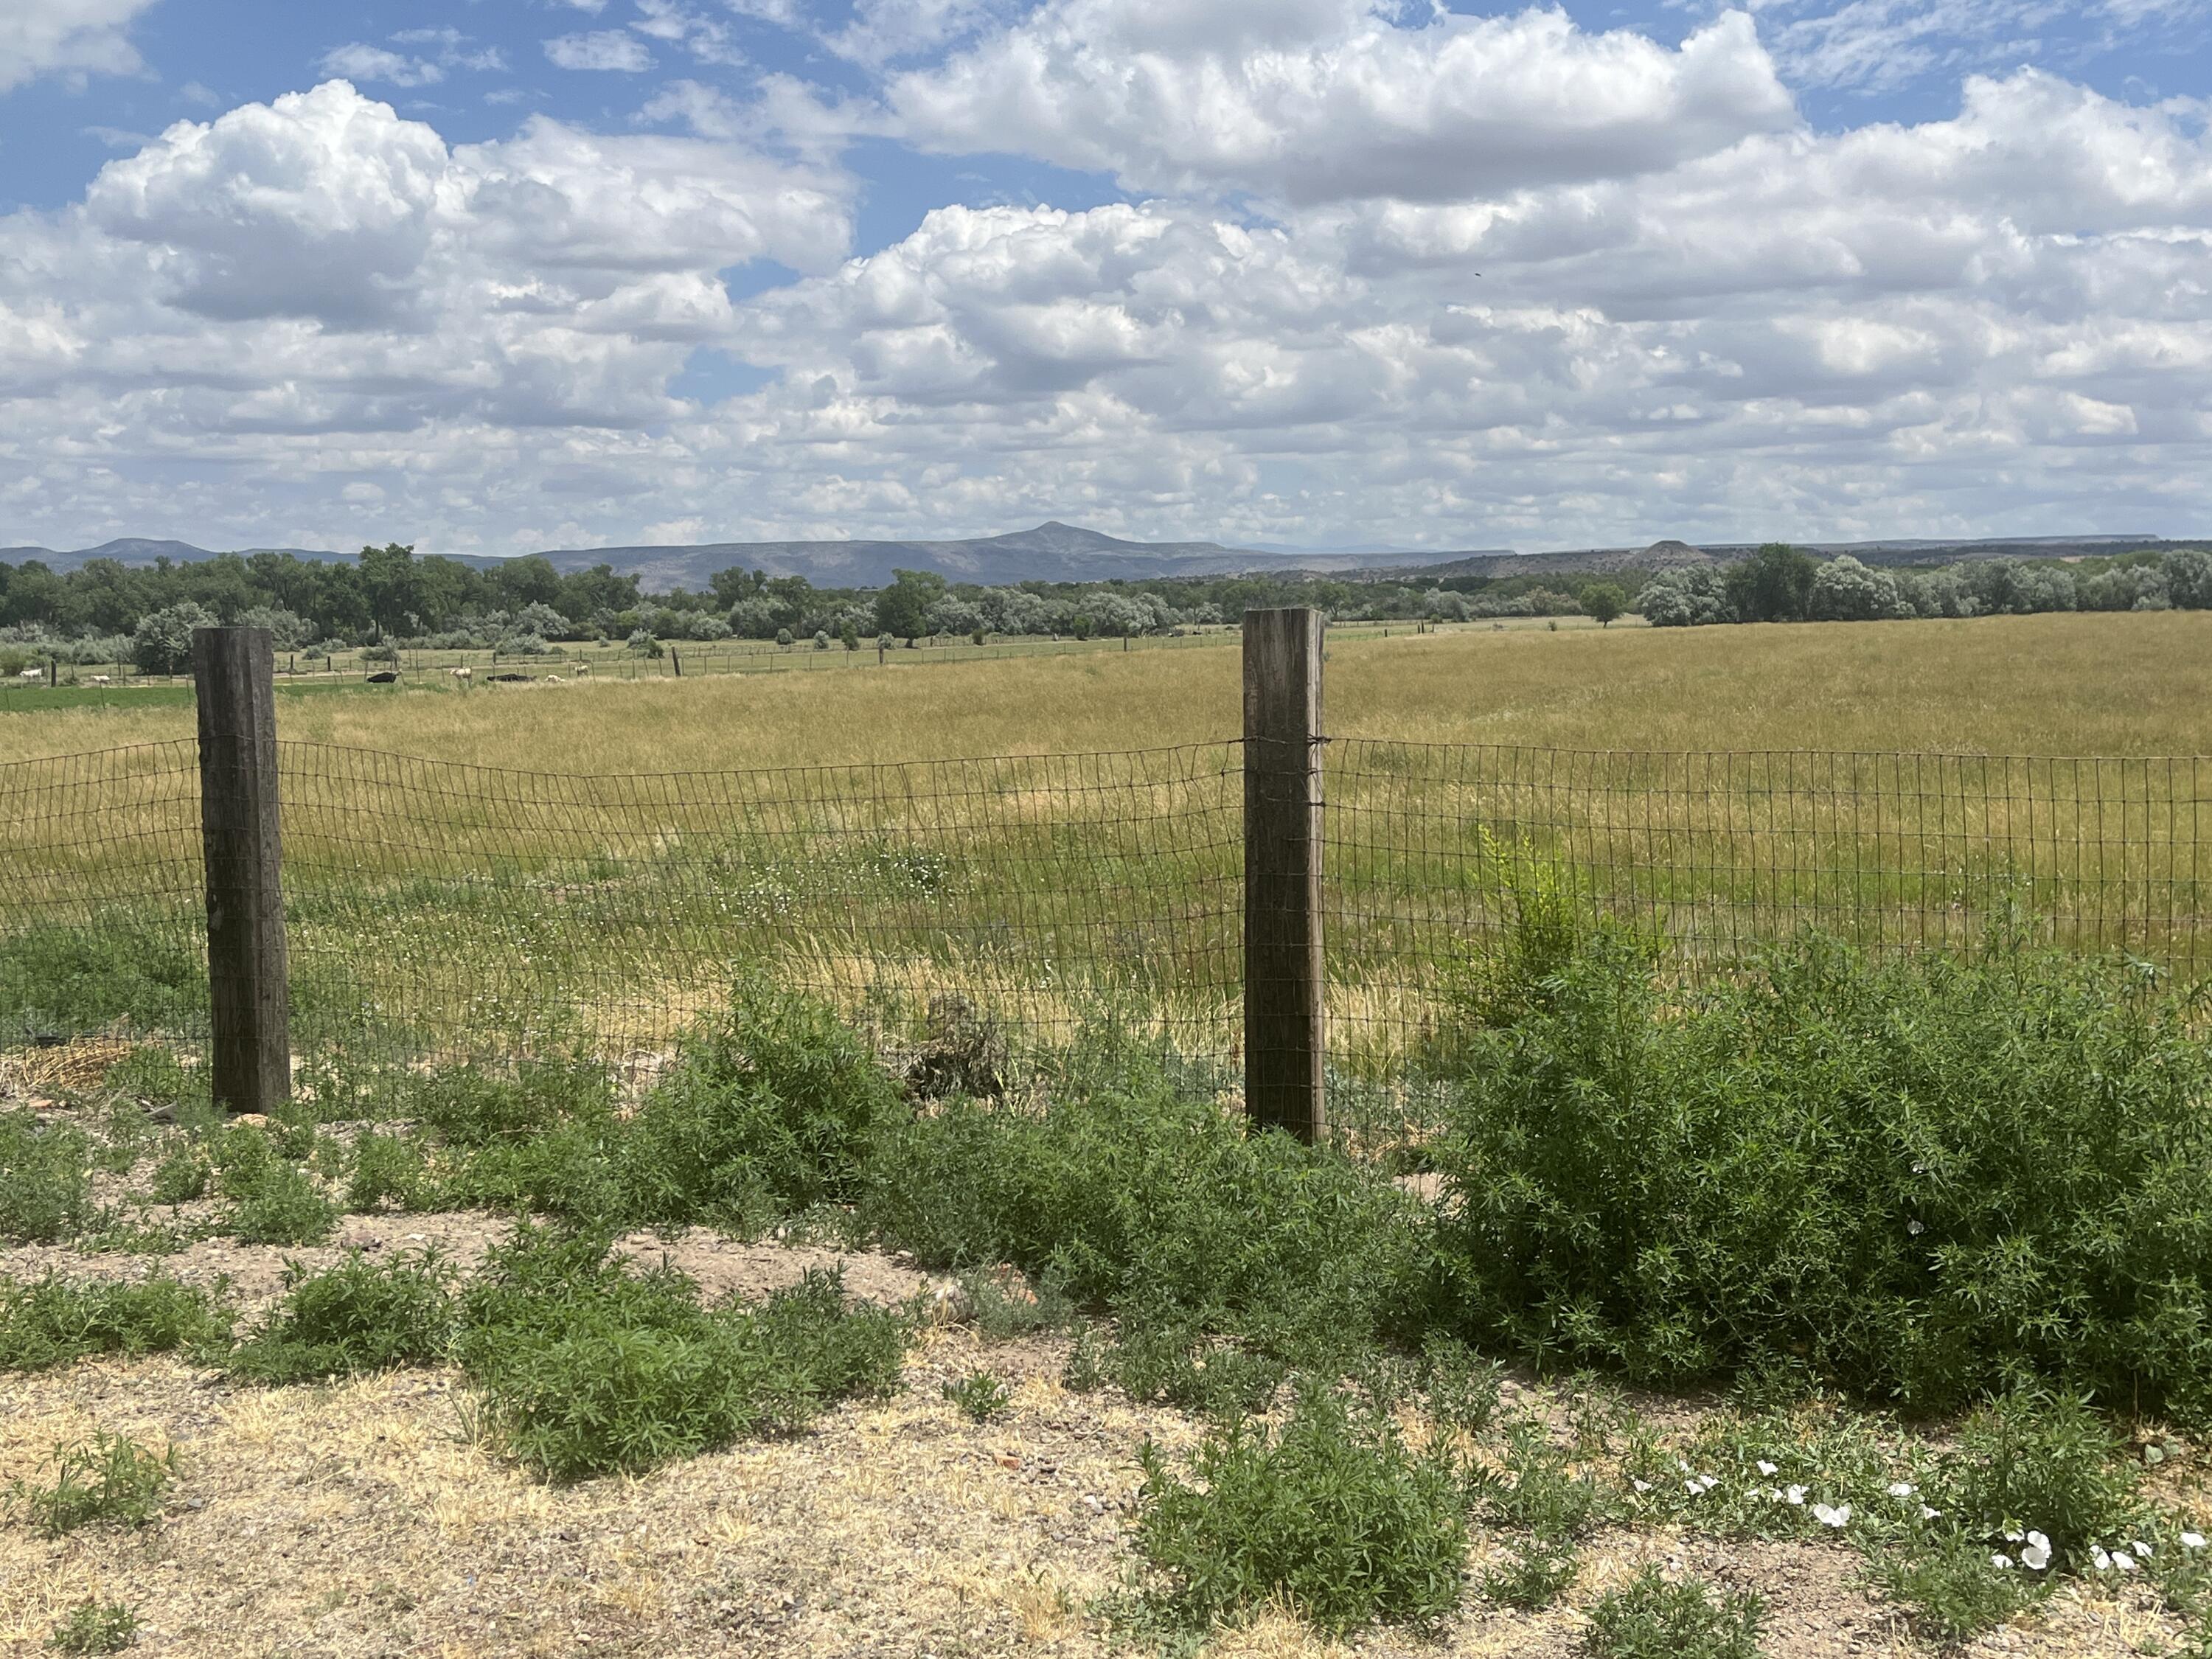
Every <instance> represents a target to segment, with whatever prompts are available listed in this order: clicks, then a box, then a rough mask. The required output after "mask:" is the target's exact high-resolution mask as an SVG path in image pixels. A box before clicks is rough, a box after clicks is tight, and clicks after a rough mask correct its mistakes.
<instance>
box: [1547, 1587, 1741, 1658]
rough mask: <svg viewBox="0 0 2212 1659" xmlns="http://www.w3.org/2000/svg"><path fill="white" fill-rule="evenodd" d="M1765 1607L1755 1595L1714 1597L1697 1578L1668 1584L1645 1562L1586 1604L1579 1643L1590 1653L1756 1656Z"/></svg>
mask: <svg viewBox="0 0 2212 1659" xmlns="http://www.w3.org/2000/svg"><path fill="white" fill-rule="evenodd" d="M1765 1610H1766V1604H1765V1602H1764V1601H1762V1600H1761V1599H1760V1598H1759V1597H1758V1596H1756V1595H1728V1596H1723V1598H1722V1599H1721V1600H1720V1601H1717V1602H1716V1601H1714V1600H1713V1598H1712V1596H1711V1594H1710V1593H1709V1592H1708V1591H1707V1590H1706V1589H1705V1586H1704V1585H1703V1584H1701V1583H1699V1582H1698V1581H1697V1580H1695V1579H1693V1578H1686V1579H1684V1580H1682V1581H1681V1582H1680V1583H1674V1584H1670V1583H1668V1582H1667V1580H1666V1578H1665V1577H1663V1576H1662V1574H1661V1573H1660V1571H1659V1569H1658V1568H1656V1567H1646V1568H1644V1571H1641V1572H1639V1573H1638V1574H1637V1575H1636V1577H1633V1578H1632V1579H1630V1580H1629V1581H1628V1583H1626V1584H1624V1585H1622V1586H1621V1588H1620V1589H1617V1590H1614V1591H1613V1592H1612V1593H1611V1594H1610V1595H1606V1596H1605V1597H1604V1598H1602V1599H1601V1601H1599V1602H1598V1604H1597V1605H1596V1606H1595V1607H1592V1608H1591V1609H1590V1625H1589V1634H1588V1635H1587V1636H1586V1637H1585V1638H1583V1641H1584V1646H1585V1649H1586V1650H1587V1651H1588V1652H1589V1654H1590V1655H1591V1656H1592V1659H1759V1626H1760V1624H1761V1622H1762V1621H1763V1620H1764V1618H1765Z"/></svg>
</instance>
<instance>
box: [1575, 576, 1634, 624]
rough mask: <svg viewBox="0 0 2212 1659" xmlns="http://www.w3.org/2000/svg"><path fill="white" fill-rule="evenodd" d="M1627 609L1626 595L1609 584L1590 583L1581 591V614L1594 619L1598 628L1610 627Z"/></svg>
mask: <svg viewBox="0 0 2212 1659" xmlns="http://www.w3.org/2000/svg"><path fill="white" fill-rule="evenodd" d="M1627 609H1628V595H1627V594H1626V593H1624V592H1621V591H1620V588H1618V587H1616V586H1613V583H1611V582H1592V583H1591V584H1590V585H1589V586H1588V587H1585V588H1584V589H1583V613H1584V614H1585V615H1587V616H1589V617H1593V618H1595V620H1596V623H1597V625H1598V626H1599V627H1600V628H1610V627H1612V626H1613V622H1614V619H1615V618H1617V617H1620V615H1621V614H1622V613H1623V612H1625V611H1626V610H1627Z"/></svg>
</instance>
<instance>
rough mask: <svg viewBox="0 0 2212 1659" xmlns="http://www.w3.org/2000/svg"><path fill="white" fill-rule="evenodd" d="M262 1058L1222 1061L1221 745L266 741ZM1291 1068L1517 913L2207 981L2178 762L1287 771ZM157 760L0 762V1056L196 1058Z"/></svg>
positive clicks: (1383, 1043)
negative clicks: (284, 1020)
mask: <svg viewBox="0 0 2212 1659" xmlns="http://www.w3.org/2000/svg"><path fill="white" fill-rule="evenodd" d="M278 750H279V770H280V776H281V780H282V789H281V794H282V804H283V846H284V870H283V881H284V891H285V900H286V913H287V939H288V946H289V957H290V972H291V977H292V990H293V1006H294V1013H293V1031H294V1037H295V1046H297V1047H299V1048H302V1049H305V1048H308V1047H311V1046H313V1045H315V1044H319V1043H324V1042H354V1043H374V1044H376V1045H379V1046H380V1047H381V1048H384V1049H386V1051H388V1052H390V1053H392V1054H397V1055H404V1056H410V1057H427V1056H439V1055H454V1054H471V1053H475V1054H482V1053H486V1052H491V1051H495V1050H498V1049H500V1048H513V1047H524V1046H532V1047H534V1046H538V1045H543V1044H547V1043H552V1042H562V1043H574V1044H581V1045H585V1046H588V1047H591V1048H594V1049H596V1050H598V1051H600V1052H602V1053H604V1054H606V1055H607V1056H608V1057H610V1058H612V1059H634V1058H635V1057H638V1056H641V1055H649V1054H656V1053H662V1052H665V1051H666V1050H667V1049H668V1048H670V1047H671V1045H672V1044H673V1043H674V1042H675V1041H676V1040H677V1038H678V1036H679V1035H680V1033H681V1032H682V1031H683V1030H684V1029H685V1028H686V1027H688V1026H689V1025H690V1024H692V1023H693V1022H694V1021H696V1020H697V1019H699V1018H702V1016H706V1015H708V1014H709V1013H711V1012H713V1011H714V1009H715V1008H716V1007H717V1006H720V1003H721V1002H722V1000H724V998H725V997H726V994H727V987H728V984H729V981H730V979H731V977H732V973H733V972H736V971H740V970H744V969H760V970H763V971H765V972H769V973H770V974H773V975H775V977H776V978H777V979H779V980H780V981H782V982H783V983H785V984H787V985H792V986H795V987H799V988H801V989H804V990H806V991H809V992H811V993H814V994H818V995H820V996H823V997H825V998H827V999H829V1000H831V1001H833V1002H835V1003H836V1004H837V1005H838V1006H840V1007H841V1008H842V1009H844V1010H845V1011H847V1012H848V1014H850V1015H851V1016H852V1017H854V1018H856V1019H860V1020H864V1021H866V1022H870V1023H872V1024H873V1025H874V1026H875V1027H877V1028H878V1030H881V1031H883V1032H885V1033H888V1034H890V1035H891V1036H894V1037H895V1038H896V1040H898V1041H902V1042H923V1041H927V1036H928V1033H929V1031H930V1030H931V1029H932V1027H933V1022H934V1023H942V1022H943V1021H944V1020H945V1019H946V1018H951V1017H953V1016H955V1015H960V1014H963V1013H964V1012H965V1011H967V1010H970V1009H972V1010H973V1011H974V1012H975V1014H976V1015H979V1016H981V1017H982V1018H984V1019H986V1020H987V1021H988V1022H989V1023H990V1024H993V1025H994V1027H996V1028H997V1029H998V1030H1000V1031H1002V1032H1003V1033H1004V1034H1005V1036H1006V1040H1007V1042H1008V1043H1009V1045H1010V1047H1012V1048H1014V1049H1016V1050H1024V1049H1026V1050H1047V1049H1050V1048H1054V1046H1056V1045H1059V1044H1061V1043H1064V1042H1066V1041H1068V1040H1069V1039H1070V1038H1071V1037H1072V1036H1073V1035H1074V1034H1075V1033H1076V1032H1077V1030H1079V1029H1080V1028H1081V1027H1082V1026H1083V1025H1084V1024H1086V1023H1087V1022H1091V1021H1094V1020H1097V1019H1099V1018H1112V1019H1115V1020H1116V1021H1119V1022H1121V1023H1123V1024H1135V1025H1136V1026H1138V1027H1139V1029H1141V1030H1145V1031H1147V1032H1149V1033H1152V1034H1153V1035H1155V1036H1157V1037H1158V1041H1159V1042H1161V1044H1162V1045H1163V1046H1164V1047H1165V1048H1170V1049H1172V1050H1173V1051H1175V1052H1176V1053H1177V1054H1181V1055H1182V1056H1184V1057H1186V1058H1188V1059H1191V1060H1203V1061H1206V1062H1209V1063H1212V1064H1215V1065H1218V1066H1219V1067H1220V1068H1221V1073H1222V1075H1223V1076H1225V1077H1226V1078H1229V1079H1231V1084H1230V1085H1227V1086H1233V1079H1234V1075H1235V1072H1236V1068H1237V1063H1238V1060H1239V1059H1240V1055H1239V1053H1238V1042H1239V1040H1240V1035H1241V1029H1242V988H1243V987H1242V983H1241V974H1242V971H1243V944H1242V929H1243V925H1244V920H1245V918H1244V893H1243V865H1244V848H1243V833H1244V830H1243V800H1244V794H1243V775H1244V755H1243V744H1241V743H1240V742H1237V741H1225V742H1219V743H1212V744H1193V745H1185V746H1181V747H1174V748H1165V749H1156V750H1132V751H1125V752H1116V753H1103V754H1084V755H1056V756H1022V757H996V758H987V759H976V760H945V761H915V762H896V763H882V764H874V765H850V766H819V767H807V768H800V769H775V770H742V771H716V772H676V773H659V774H640V775H622V776H574V775H561V774H556V773H547V772H534V771H523V770H512V769H499V768H492V767H484V766H476V765H466V764H459V763H448V762H441V761H432V760H422V759H413V758H409V757H403V756H399V755H394V754H386V753H381V752H375V751H368V750H354V749H343V748H336V747H331V746H326V745H320V744H306V743H293V742H283V743H280V744H279V745H278ZM1321 752H1322V769H1323V779H1324V788H1325V793H1326V799H1327V803H1328V804H1327V806H1326V809H1325V820H1324V821H1325V825H1326V829H1325V847H1324V851H1323V859H1322V867H1323V915H1324V927H1325V938H1326V945H1325V949H1326V961H1327V974H1328V989H1327V995H1328V1017H1329V1019H1328V1027H1329V1043H1330V1058H1331V1063H1332V1067H1333V1070H1334V1073H1335V1075H1336V1076H1337V1077H1338V1078H1339V1079H1341V1080H1342V1081H1344V1082H1345V1083H1346V1085H1351V1086H1353V1087H1355V1088H1356V1087H1358V1086H1360V1085H1370V1086H1374V1087H1383V1086H1386V1085H1389V1084H1390V1083H1391V1082H1392V1080H1393V1079H1402V1078H1403V1077H1405V1076H1407V1074H1409V1073H1410V1072H1412V1071H1414V1070H1418V1066H1419V1059H1420V1056H1422V1055H1423V1054H1425V1053H1426V1052H1428V1050H1429V1047H1430V1045H1431V1042H1432V1040H1433V1039H1434V1037H1435V1036H1436V1035H1437V1030H1438V1027H1439V1024H1440V1023H1442V1022H1444V1021H1447V1020H1448V1019H1449V1006H1450V999H1451V994H1452V987H1453V984H1454V982H1455V979H1454V976H1455V974H1457V973H1459V972H1461V971H1462V969H1463V968H1464V965H1465V964H1466V963H1468V962H1469V961H1470V960H1472V959H1474V958H1478V957H1480V955H1481V954H1482V953H1483V952H1485V951H1489V950H1492V949H1494V948H1495V947H1496V946H1497V945H1498V941H1499V940H1500V939H1503V938H1504V937H1505V936H1507V935H1508V934H1509V933H1510V930H1511V929H1512V928H1513V927H1514V926H1515V924H1516V918H1518V917H1519V916H1520V915H1522V913H1523V912H1524V911H1525V910H1526V909H1527V908H1528V907H1529V906H1530V905H1531V904H1532V903H1534V902H1550V903H1553V904H1555V905H1559V904H1563V905H1565V906H1566V907H1567V908H1569V909H1571V911H1572V912H1573V914H1575V915H1578V916H1580V917H1583V918H1584V919H1595V918H1596V917H1599V916H1607V917H1611V918H1613V919H1615V920H1616V921H1623V922H1626V924H1628V925H1631V926H1633V927H1639V928H1641V929H1644V930H1645V931H1647V932H1648V933H1650V935H1652V936H1653V937H1654V938H1655V939H1660V940H1662V941H1663V950H1664V951H1665V953H1666V957H1667V959H1668V960H1669V961H1671V962H1672V963H1674V965H1675V967H1676V969H1678V970H1679V971H1680V972H1682V973H1683V974H1685V975H1688V976H1691V977H1696V976H1699V975H1708V974H1711V973H1715V972H1726V971H1732V970H1733V969H1735V968H1736V967H1737V966H1739V965H1740V964H1741V963H1742V962H1743V961H1744V960H1745V959H1746V958H1747V957H1748V956H1749V955H1750V954H1751V953H1753V952H1754V951H1756V950H1757V949H1758V948H1759V945H1762V944H1764V943H1766V942H1769V941H1772V940H1776V939H1781V938H1784V937H1787V936H1788V935H1790V934H1791V933H1795V932H1796V931H1798V930H1800V929H1802V928H1804V927H1816V928H1819V929H1820V930H1823V931H1825V932H1827V933H1833V934H1837V935H1839V936H1842V937H1844V938H1846V939H1852V940H1854V941H1857V942H1859V943H1861V944H1863V945H1867V946H1868V947H1869V948H1873V949H1876V950H1882V951H1894V950H1900V949H1923V948H1929V947H1936V948H1946V949H1953V948H1960V947H1965V946H1969V945H1972V944H1973V943H1974V942H1975V940H1976V939H1978V937H1979V936H1980V935H1981V933H1982V932H1983V931H1984V928H1985V927H1988V926H1989V925H1990V921H1991V920H1992V919H1993V918H1995V917H1997V916H2000V915H2012V914H2015V913H2016V914H2018V915H2021V916H2023V917H2025V918H2026V920H2027V925H2028V926H2029V927H2030V929H2031V931H2034V932H2039V933H2040V934H2041V936H2042V937H2044V938H2045V939H2048V940H2049V941H2050V942H2051V943H2053V944H2056V945H2058V946H2060V947H2062V948H2065V949H2069V950H2075V951H2126V952H2129V953H2131V954H2134V955H2136V956H2138V957H2142V958H2144V959H2146V960H2148V961H2151V962H2154V963H2158V964H2160V966H2162V967H2164V968H2166V969H2171V970H2172V972H2174V973H2175V974H2177V975H2181V976H2183V977H2185V978H2191V979H2193V978H2195V977H2197V975H2199V974H2200V973H2201V972H2202V971H2203V969H2204V968H2205V966H2206V965H2207V963H2206V962H2205V960H2204V957H2205V955H2206V950H2207V946H2206V943H2205V928H2206V921H2207V918H2206V910H2207V904H2206V900H2207V897H2208V895H2207V892H2206V890H2205V884H2204V877H2205V875H2206V873H2207V872H2206V870H2205V868H2204V854H2203V851H2202V850H2201V849H2202V848H2203V836H2202V831H2203V827H2204V822H2205V817H2204V814H2203V801H2204V784H2205V781H2206V780H2205V776H2204V773H2203V768H2204V765H2205V763H2204V762H2203V761H2202V760H2200V759H2197V758H2195V757H2173V758H2146V757H2127V758H2119V757H2093V758H2030V757H1991V756H1963V755H1939V754H1914V753H1869V754H1842V753H1820V752H1806V751H1774V752H1729V753H1677V754H1660V753H1643V752H1629V751H1620V752H1611V751H1575V750H1553V749H1536V748H1522V747H1512V746H1506V745H1486V744H1407V743H1396V742H1391V741H1388V740H1383V739H1377V738H1335V739H1333V740H1331V741H1329V742H1328V743H1327V744H1325V745H1323V746H1322V751H1321ZM199 789H200V776H199V769H198V761H197V750H196V748H195V746H194V745H193V744H191V743H190V742H179V743H169V744H149V745H143V746H139V747H134V748H127V749H114V750H104V751H100V752H97V753H92V754H83V755H75V756H69V757H61V758H58V759H52V760H39V761H29V762H20V763H11V764H9V765H6V766H0V825H4V826H5V828H4V832H3V833H0V894H4V895H5V898H4V904H0V1045H22V1044H26V1043H38V1042H52V1041H56V1040H59V1039H66V1038H69V1037H72V1036H79V1035H83V1034H87V1033H110V1034H112V1033H115V1032H118V1031H125V1032H129V1031H137V1032H143V1033H146V1034H148V1035H161V1036H167V1037H168V1038H170V1039H172V1040H183V1041H185V1042H193V1041H197V1040H203V1039H204V1036H205V1029H206V1018H207V1016H206V983H205V975H206V964H205V937H206V936H205V918H204V908H203V906H204V872H203V863H202V847H201V836H200V828H199V825H200V816H199V815H200V800H199Z"/></svg>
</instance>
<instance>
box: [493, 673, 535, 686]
mask: <svg viewBox="0 0 2212 1659" xmlns="http://www.w3.org/2000/svg"><path fill="white" fill-rule="evenodd" d="M484 678H486V679H488V680H489V681H490V682H492V684H495V685H512V684H514V683H515V682H516V681H517V680H527V679H528V678H530V676H529V675H527V674H487V675H485V676H484Z"/></svg>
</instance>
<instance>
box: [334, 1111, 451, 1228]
mask: <svg viewBox="0 0 2212 1659" xmlns="http://www.w3.org/2000/svg"><path fill="white" fill-rule="evenodd" d="M443 1197H444V1194H443V1192H442V1191H441V1188H440V1186H439V1183H438V1182H437V1180H436V1179H435V1177H434V1176H432V1174H431V1172H430V1159H429V1153H428V1149H427V1148H426V1147H424V1146H422V1143H421V1142H420V1141H418V1140H416V1139H415V1138H414V1137H413V1136H411V1135H396V1134H379V1133H375V1132H374V1130H365V1131H363V1132H362V1134H361V1135H360V1136H359V1137H357V1138H356V1139H355V1141H354V1145H353V1169H352V1170H351V1172H350V1174H349V1177H348V1180H347V1182H346V1195H345V1206H346V1208H347V1209H349V1210H351V1211H353V1212H356V1213H362V1212H368V1211H372V1210H380V1209H383V1208H385V1207H386V1206H387V1205H389V1206H392V1207H393V1208H395V1209H399V1210H434V1209H436V1208H437V1207H438V1206H439V1204H440V1202H441V1200H442V1199H443Z"/></svg>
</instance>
